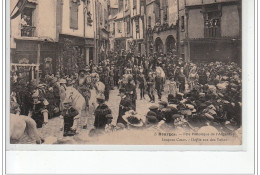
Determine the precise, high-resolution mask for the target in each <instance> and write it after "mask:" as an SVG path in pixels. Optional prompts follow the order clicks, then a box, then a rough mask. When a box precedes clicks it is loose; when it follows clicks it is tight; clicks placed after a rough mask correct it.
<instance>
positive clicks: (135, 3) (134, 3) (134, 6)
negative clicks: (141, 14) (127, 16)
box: [133, 0, 137, 9]
mask: <svg viewBox="0 0 260 175" xmlns="http://www.w3.org/2000/svg"><path fill="white" fill-rule="evenodd" d="M136 5H137V2H136V0H134V2H133V8H134V9H135V8H136Z"/></svg>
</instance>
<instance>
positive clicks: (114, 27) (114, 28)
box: [112, 23, 116, 35]
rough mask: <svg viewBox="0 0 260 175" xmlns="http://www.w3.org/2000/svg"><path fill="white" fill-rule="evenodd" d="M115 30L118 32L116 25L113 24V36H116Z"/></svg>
mask: <svg viewBox="0 0 260 175" xmlns="http://www.w3.org/2000/svg"><path fill="white" fill-rule="evenodd" d="M115 30H116V24H115V23H113V33H112V35H114V34H115Z"/></svg>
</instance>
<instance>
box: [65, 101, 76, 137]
mask: <svg viewBox="0 0 260 175" xmlns="http://www.w3.org/2000/svg"><path fill="white" fill-rule="evenodd" d="M71 103H72V101H71V100H70V99H65V100H64V102H63V106H64V109H63V111H62V113H61V116H62V118H63V120H64V122H63V128H64V132H63V136H64V137H66V136H74V135H75V134H76V130H75V129H73V125H74V124H75V120H74V118H75V117H76V116H77V115H78V114H79V113H78V111H77V110H76V109H75V108H73V107H72V106H71Z"/></svg>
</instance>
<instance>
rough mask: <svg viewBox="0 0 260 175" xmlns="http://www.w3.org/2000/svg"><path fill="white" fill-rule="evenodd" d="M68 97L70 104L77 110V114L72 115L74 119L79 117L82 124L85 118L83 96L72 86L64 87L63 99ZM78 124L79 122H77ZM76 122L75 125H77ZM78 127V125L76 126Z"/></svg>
mask: <svg viewBox="0 0 260 175" xmlns="http://www.w3.org/2000/svg"><path fill="white" fill-rule="evenodd" d="M68 98H69V99H70V100H71V106H72V107H73V108H74V109H76V110H77V111H78V113H79V114H78V115H77V116H75V117H74V120H76V119H80V120H81V121H82V122H80V123H82V124H83V126H84V123H85V118H86V117H87V116H86V110H87V109H86V101H85V98H84V97H83V96H82V95H81V93H80V92H79V91H78V90H77V89H75V88H74V87H66V91H65V99H64V101H65V100H66V99H68ZM78 124H79V123H78ZM78 124H77V125H78ZM77 128H78V126H77Z"/></svg>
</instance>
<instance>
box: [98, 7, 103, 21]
mask: <svg viewBox="0 0 260 175" xmlns="http://www.w3.org/2000/svg"><path fill="white" fill-rule="evenodd" d="M98 14H99V21H100V25H101V26H102V25H103V20H104V19H103V15H104V14H103V9H102V5H101V3H99V11H98Z"/></svg>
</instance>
